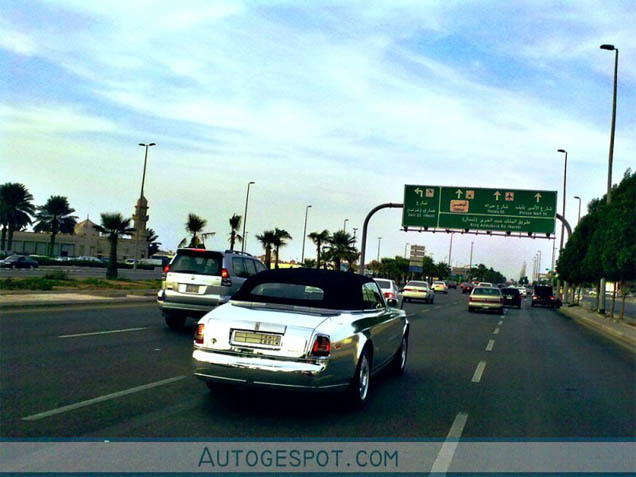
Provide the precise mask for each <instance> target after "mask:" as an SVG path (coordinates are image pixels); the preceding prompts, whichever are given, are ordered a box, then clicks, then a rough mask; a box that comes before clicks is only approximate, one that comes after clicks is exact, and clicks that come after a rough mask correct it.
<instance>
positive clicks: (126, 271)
mask: <svg viewBox="0 0 636 477" xmlns="http://www.w3.org/2000/svg"><path fill="white" fill-rule="evenodd" d="M56 270H61V271H63V272H65V273H66V274H67V275H68V277H69V278H77V279H82V278H106V268H101V267H76V266H62V265H60V266H57V265H55V266H48V267H38V268H35V269H33V270H31V269H26V268H17V269H12V268H0V278H28V277H43V276H44V275H46V274H47V273H48V272H52V271H56ZM117 274H118V276H119V277H121V278H128V279H131V280H155V279H159V278H161V268H159V267H155V269H154V270H141V269H140V270H133V269H131V268H119V269H118V270H117Z"/></svg>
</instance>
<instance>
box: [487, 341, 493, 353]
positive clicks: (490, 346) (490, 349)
mask: <svg viewBox="0 0 636 477" xmlns="http://www.w3.org/2000/svg"><path fill="white" fill-rule="evenodd" d="M493 346H495V340H490V341H488V345H487V346H486V351H492V347H493Z"/></svg>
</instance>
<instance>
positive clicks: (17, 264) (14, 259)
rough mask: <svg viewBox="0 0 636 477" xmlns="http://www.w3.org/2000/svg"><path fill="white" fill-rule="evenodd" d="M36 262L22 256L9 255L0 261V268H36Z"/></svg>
mask: <svg viewBox="0 0 636 477" xmlns="http://www.w3.org/2000/svg"><path fill="white" fill-rule="evenodd" d="M38 266H39V264H38V262H37V261H35V260H33V259H32V258H29V257H25V256H24V255H11V256H10V257H7V258H5V259H4V260H0V268H37V267H38Z"/></svg>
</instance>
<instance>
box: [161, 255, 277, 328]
mask: <svg viewBox="0 0 636 477" xmlns="http://www.w3.org/2000/svg"><path fill="white" fill-rule="evenodd" d="M265 269H266V267H265V265H263V263H262V262H261V261H260V260H258V259H256V258H254V257H252V256H251V255H250V254H248V253H242V252H236V251H231V250H226V251H225V252H219V251H216V250H205V249H195V248H181V249H179V250H177V254H176V255H175V257H174V258H173V259H172V261H171V262H170V263H169V264H168V265H166V266H165V267H164V269H163V272H164V273H163V276H162V279H163V281H162V284H161V290H159V292H158V293H157V304H158V305H159V309H160V310H161V312H162V314H163V316H164V319H165V320H166V324H167V325H168V326H169V327H170V328H181V327H182V326H183V325H184V324H185V320H186V318H187V317H188V316H192V317H196V318H199V317H201V316H203V315H204V314H206V313H207V312H208V311H210V310H212V309H213V308H215V307H217V306H219V305H222V304H224V303H227V302H228V301H229V300H230V298H231V297H232V295H233V294H234V293H235V292H236V291H237V290H238V289H239V288H240V287H241V285H242V284H243V282H245V280H246V279H247V278H249V277H251V276H253V275H256V274H257V273H259V272H262V271H263V270H265Z"/></svg>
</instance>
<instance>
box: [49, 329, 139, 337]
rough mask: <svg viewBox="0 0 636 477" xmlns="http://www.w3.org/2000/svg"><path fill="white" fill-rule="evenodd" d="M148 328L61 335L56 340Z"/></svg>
mask: <svg viewBox="0 0 636 477" xmlns="http://www.w3.org/2000/svg"><path fill="white" fill-rule="evenodd" d="M147 329H148V327H145V328H127V329H125V330H109V331H94V332H92V333H78V334H76V335H61V336H58V338H77V337H79V336H94V335H108V334H111V333H126V332H127V331H140V330H147Z"/></svg>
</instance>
